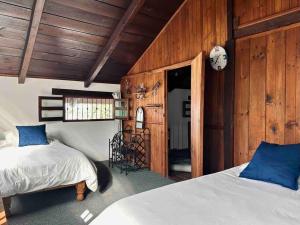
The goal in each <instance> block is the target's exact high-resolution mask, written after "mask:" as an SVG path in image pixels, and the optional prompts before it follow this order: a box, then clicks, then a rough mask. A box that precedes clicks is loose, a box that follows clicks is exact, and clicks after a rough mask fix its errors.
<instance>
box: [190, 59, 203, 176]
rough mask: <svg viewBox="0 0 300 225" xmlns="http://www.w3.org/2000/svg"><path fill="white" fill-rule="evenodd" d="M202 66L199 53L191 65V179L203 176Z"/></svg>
mask: <svg viewBox="0 0 300 225" xmlns="http://www.w3.org/2000/svg"><path fill="white" fill-rule="evenodd" d="M204 66H205V62H204V54H203V53H200V54H199V55H198V56H197V57H196V58H195V59H194V60H193V61H192V63H191V71H192V74H191V76H192V77H191V82H192V83H191V158H192V177H199V176H202V175H203V127H204V82H205V70H204Z"/></svg>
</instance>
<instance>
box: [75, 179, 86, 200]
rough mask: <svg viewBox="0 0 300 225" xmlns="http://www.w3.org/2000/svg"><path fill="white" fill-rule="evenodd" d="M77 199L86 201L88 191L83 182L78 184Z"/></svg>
mask: <svg viewBox="0 0 300 225" xmlns="http://www.w3.org/2000/svg"><path fill="white" fill-rule="evenodd" d="M75 187H76V199H77V201H82V200H83V199H84V192H85V190H86V185H85V182H84V181H82V182H80V183H78V184H76V186H75Z"/></svg>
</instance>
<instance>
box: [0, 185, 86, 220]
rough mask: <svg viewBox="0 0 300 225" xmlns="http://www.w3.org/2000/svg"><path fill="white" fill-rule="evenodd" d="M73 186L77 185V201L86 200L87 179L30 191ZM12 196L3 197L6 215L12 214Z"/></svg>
mask: <svg viewBox="0 0 300 225" xmlns="http://www.w3.org/2000/svg"><path fill="white" fill-rule="evenodd" d="M72 186H75V189H76V199H77V201H83V200H84V193H85V191H86V183H85V181H81V182H79V183H77V184H70V185H61V186H57V187H53V188H46V189H43V190H39V191H34V192H29V193H37V192H42V191H50V190H56V189H61V188H66V187H72ZM29 193H26V194H29ZM12 197H13V196H10V197H6V198H3V206H4V210H5V214H6V217H9V216H11V213H10V208H11V198H12Z"/></svg>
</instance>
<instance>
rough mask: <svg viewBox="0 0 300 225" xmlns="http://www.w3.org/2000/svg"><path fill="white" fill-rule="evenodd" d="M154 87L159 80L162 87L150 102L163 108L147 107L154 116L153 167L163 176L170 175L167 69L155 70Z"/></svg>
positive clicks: (149, 114) (150, 125)
mask: <svg viewBox="0 0 300 225" xmlns="http://www.w3.org/2000/svg"><path fill="white" fill-rule="evenodd" d="M151 77H152V85H151V86H152V87H153V86H154V85H155V83H156V82H157V81H159V82H160V88H159V89H158V92H157V94H156V95H154V96H152V97H151V102H150V104H160V105H162V107H161V108H155V107H154V108H151V107H150V108H147V110H146V113H147V112H148V116H150V117H152V118H151V120H152V123H150V124H148V126H149V127H151V168H152V170H153V171H155V172H157V173H159V174H161V175H162V176H167V175H168V154H167V152H168V151H167V147H168V146H167V142H166V140H167V138H168V137H167V132H168V128H167V124H168V120H167V113H166V112H167V82H166V74H165V71H160V72H153V73H152V74H151Z"/></svg>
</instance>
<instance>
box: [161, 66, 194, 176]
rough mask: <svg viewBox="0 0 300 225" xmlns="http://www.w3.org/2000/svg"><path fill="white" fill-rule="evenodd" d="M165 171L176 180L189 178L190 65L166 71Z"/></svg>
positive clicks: (190, 169)
mask: <svg viewBox="0 0 300 225" xmlns="http://www.w3.org/2000/svg"><path fill="white" fill-rule="evenodd" d="M167 78H168V79H167V80H168V82H167V90H168V95H167V99H168V102H167V104H168V107H167V109H168V110H167V112H168V160H169V161H168V165H169V166H168V167H169V168H168V170H169V171H168V174H169V177H170V178H171V179H173V180H176V181H182V180H187V179H190V178H191V177H192V173H191V172H192V166H191V66H186V67H181V68H178V69H173V70H169V71H167Z"/></svg>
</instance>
